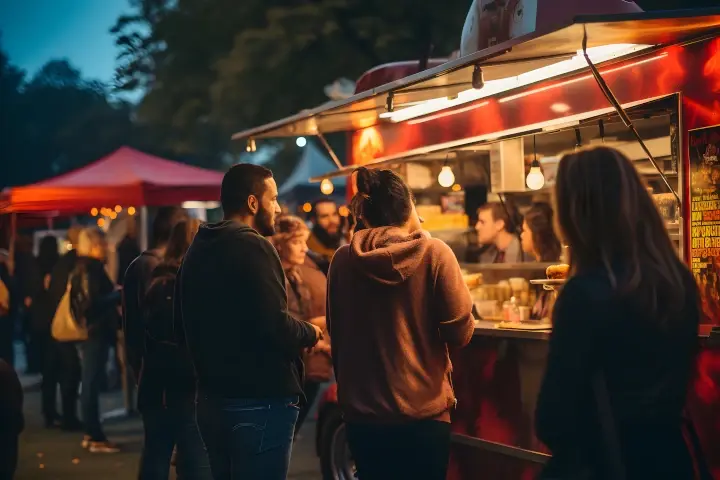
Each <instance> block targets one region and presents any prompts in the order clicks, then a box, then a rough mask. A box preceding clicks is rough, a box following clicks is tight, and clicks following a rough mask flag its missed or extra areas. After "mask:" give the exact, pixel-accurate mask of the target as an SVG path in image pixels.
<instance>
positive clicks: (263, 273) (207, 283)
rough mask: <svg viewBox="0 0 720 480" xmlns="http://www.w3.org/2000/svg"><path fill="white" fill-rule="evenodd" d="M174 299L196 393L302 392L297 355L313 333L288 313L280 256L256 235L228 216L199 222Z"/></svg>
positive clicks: (257, 395) (313, 337) (308, 344)
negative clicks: (195, 377)
mask: <svg viewBox="0 0 720 480" xmlns="http://www.w3.org/2000/svg"><path fill="white" fill-rule="evenodd" d="M175 302H176V303H175V312H176V314H179V315H180V316H181V321H182V324H183V326H184V330H185V335H186V339H187V345H188V349H189V351H190V357H191V358H192V362H193V365H194V366H195V372H196V375H197V380H198V389H199V391H200V393H201V394H209V395H213V396H221V397H226V398H277V397H285V396H292V395H302V387H301V385H302V362H301V361H300V360H299V357H300V354H301V352H302V350H303V349H305V348H309V347H312V346H313V345H315V343H316V342H317V338H316V334H315V330H314V328H313V327H312V326H311V325H310V324H309V323H307V322H304V321H301V320H297V319H295V318H293V317H292V316H291V315H290V314H289V313H288V309H287V295H286V291H285V274H284V272H283V268H282V265H281V263H280V257H278V254H277V252H276V251H275V248H274V247H273V246H272V244H271V243H270V242H269V241H268V240H267V239H265V238H264V237H262V236H261V235H260V234H258V232H256V231H255V230H253V229H252V228H250V227H249V226H247V225H244V224H241V223H238V222H235V221H222V222H219V223H215V224H207V225H203V226H201V227H200V231H199V232H198V234H197V235H196V236H195V239H194V240H193V243H192V245H191V246H190V248H189V250H188V252H187V253H186V255H185V258H184V260H183V264H182V266H181V267H180V271H179V273H178V280H177V283H176V293H175Z"/></svg>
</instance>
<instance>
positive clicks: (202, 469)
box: [139, 398, 213, 480]
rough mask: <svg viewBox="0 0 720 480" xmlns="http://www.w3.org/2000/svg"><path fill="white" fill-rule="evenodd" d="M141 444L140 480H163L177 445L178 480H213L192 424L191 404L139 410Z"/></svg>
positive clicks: (194, 425) (193, 407)
mask: <svg viewBox="0 0 720 480" xmlns="http://www.w3.org/2000/svg"><path fill="white" fill-rule="evenodd" d="M142 418H143V425H144V427H145V443H144V445H143V452H142V458H141V460H140V477H139V478H140V480H160V479H162V480H167V479H168V471H169V470H170V458H171V457H172V452H173V448H174V447H175V446H176V445H177V464H176V466H175V473H176V474H177V479H178V480H213V477H212V474H211V473H210V463H209V462H208V457H207V453H206V452H205V446H204V445H203V441H202V439H201V438H200V431H199V430H198V426H197V423H196V422H195V401H194V398H188V399H187V402H185V403H176V404H173V405H171V406H167V407H162V406H158V407H156V408H147V407H146V408H143V411H142Z"/></svg>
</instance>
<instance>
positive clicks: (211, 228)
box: [197, 220, 259, 240]
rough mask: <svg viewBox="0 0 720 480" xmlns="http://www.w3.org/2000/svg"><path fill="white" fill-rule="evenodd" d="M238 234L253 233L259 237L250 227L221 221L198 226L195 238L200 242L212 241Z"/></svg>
mask: <svg viewBox="0 0 720 480" xmlns="http://www.w3.org/2000/svg"><path fill="white" fill-rule="evenodd" d="M238 233H254V234H255V235H259V233H257V232H256V231H255V230H254V229H253V228H252V227H249V226H247V225H245V224H244V223H240V222H236V221H233V220H223V221H221V222H216V223H204V224H202V225H200V229H199V230H198V233H197V237H199V238H200V239H202V240H213V239H217V238H221V237H224V236H226V235H237V234H238Z"/></svg>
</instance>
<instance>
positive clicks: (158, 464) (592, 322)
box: [0, 148, 701, 480]
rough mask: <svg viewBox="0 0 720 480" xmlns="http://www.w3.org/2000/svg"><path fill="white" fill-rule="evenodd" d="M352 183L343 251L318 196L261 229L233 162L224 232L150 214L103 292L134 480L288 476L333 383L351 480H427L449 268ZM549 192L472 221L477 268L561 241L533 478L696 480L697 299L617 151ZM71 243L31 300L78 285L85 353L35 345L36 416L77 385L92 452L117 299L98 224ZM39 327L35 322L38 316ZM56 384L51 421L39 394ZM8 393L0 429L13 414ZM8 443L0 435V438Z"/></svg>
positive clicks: (448, 333) (258, 211) (244, 170)
mask: <svg viewBox="0 0 720 480" xmlns="http://www.w3.org/2000/svg"><path fill="white" fill-rule="evenodd" d="M356 180H357V181H356V183H357V193H356V194H355V196H354V198H353V200H352V203H351V212H352V215H353V217H354V218H356V219H358V224H357V225H355V226H354V227H353V229H352V231H351V232H350V235H349V236H348V237H344V236H343V235H342V233H341V232H342V230H341V228H340V221H339V216H338V215H337V207H335V208H333V206H334V204H332V203H331V202H327V201H322V202H318V203H316V204H315V205H314V209H313V217H312V219H313V227H312V228H309V227H308V226H307V224H306V223H305V222H304V221H303V220H302V219H299V218H297V217H293V216H289V215H283V214H281V209H280V206H279V204H278V192H277V185H276V184H275V180H274V179H273V176H272V172H271V171H269V170H267V169H266V168H264V167H261V166H256V165H250V164H239V165H235V166H233V167H232V168H231V169H230V170H229V171H228V173H227V174H226V175H225V177H224V179H223V183H222V188H221V199H220V200H221V204H222V208H223V212H224V218H223V220H222V221H220V222H217V223H206V224H200V223H199V222H198V221H197V220H194V219H191V218H190V217H188V216H187V214H186V213H185V212H184V211H183V210H181V209H179V208H177V209H172V208H171V209H163V210H162V211H161V212H160V214H159V215H158V217H157V219H156V221H155V228H154V236H155V240H156V244H155V247H154V248H153V249H151V250H148V251H147V252H142V253H141V254H140V255H139V256H138V257H137V258H136V259H135V260H134V261H133V262H132V263H130V265H129V266H128V268H127V271H126V273H125V276H124V281H123V288H122V297H123V301H122V314H123V319H122V331H123V332H124V339H125V349H126V356H127V359H128V364H129V367H130V368H131V370H132V372H134V375H135V377H136V378H137V380H138V386H139V392H138V407H139V410H140V412H141V414H142V418H143V424H144V429H145V443H144V448H143V453H142V460H141V465H140V478H141V479H144V480H150V479H166V478H168V471H169V469H170V466H171V457H172V455H173V450H175V449H176V450H177V461H176V471H177V474H178V477H179V478H192V479H204V478H207V479H215V480H230V479H268V480H280V479H284V478H286V476H287V472H288V468H289V463H290V457H291V452H292V445H293V440H294V438H295V437H296V435H297V432H298V429H299V427H300V426H301V425H302V423H303V421H304V419H305V418H306V416H307V413H308V408H309V406H310V405H311V404H312V402H313V400H314V398H315V396H316V395H317V393H318V390H319V387H320V385H321V384H322V383H323V382H326V381H328V380H330V379H331V378H333V377H334V379H335V380H336V382H337V384H338V403H339V405H340V408H341V410H342V412H343V415H344V419H345V422H346V424H347V438H348V442H349V446H350V449H351V451H352V454H353V458H354V461H355V464H356V468H357V474H358V478H360V479H361V480H363V479H364V480H377V479H380V480H384V479H388V480H389V479H393V480H396V479H399V478H422V479H428V480H436V479H437V480H440V479H445V476H446V470H447V467H448V461H449V455H450V419H451V412H452V410H453V408H454V407H455V405H456V402H457V401H456V398H455V394H454V391H453V385H452V377H451V376H452V364H451V362H450V356H449V351H450V350H451V349H458V348H462V347H463V346H465V345H467V344H468V343H469V342H470V341H471V339H472V337H473V333H474V319H473V315H472V308H473V302H472V299H471V296H470V292H469V290H468V288H467V287H466V286H465V283H464V280H463V275H462V271H461V269H460V266H459V264H458V261H457V259H456V256H455V255H454V253H453V251H452V250H451V249H450V248H449V247H448V246H447V245H446V244H445V243H443V242H442V241H440V240H438V239H435V238H433V237H432V236H431V235H430V234H429V233H428V232H426V231H424V230H423V228H422V219H421V218H420V217H419V216H418V214H417V211H416V209H415V201H414V198H413V195H412V192H411V191H410V189H409V188H408V186H407V184H406V183H405V182H404V181H403V179H402V178H401V177H399V176H398V175H397V174H396V173H394V172H392V171H390V170H368V169H366V168H362V167H361V168H359V169H358V171H357V174H356ZM555 190H556V192H555V193H556V195H555V197H556V205H555V208H554V209H553V208H551V207H550V206H549V205H546V204H537V205H534V206H533V207H532V208H531V209H530V211H529V212H528V213H527V214H526V216H525V217H524V218H521V217H516V216H515V215H514V214H510V213H508V209H507V208H499V207H498V206H494V205H488V206H484V207H481V208H480V210H479V212H478V223H477V225H476V229H477V232H478V237H479V239H480V241H481V242H483V243H485V244H488V245H490V246H491V247H492V248H491V249H489V250H487V251H486V253H485V255H486V256H487V258H488V261H491V262H495V263H497V262H502V261H523V260H524V257H525V256H527V257H529V259H531V260H540V261H548V260H553V259H556V258H557V257H558V256H559V254H560V240H559V238H560V239H562V241H563V243H564V244H566V245H567V246H568V247H569V252H570V265H571V276H570V278H569V280H568V281H567V283H566V285H565V286H564V288H563V290H562V291H561V293H560V296H559V298H558V300H557V303H556V305H555V308H554V312H553V325H554V327H553V333H552V337H551V340H550V353H549V357H548V364H547V371H546V373H545V377H544V379H543V382H542V387H541V390H540V395H539V398H538V404H537V414H536V430H537V435H538V437H539V439H540V440H541V441H542V442H543V443H544V444H545V445H547V446H548V447H549V448H550V450H551V451H552V453H553V457H552V460H551V461H550V462H549V463H548V465H547V466H546V468H545V471H544V472H543V478H546V479H570V478H573V479H577V478H613V479H619V478H628V479H630V478H668V479H670V478H672V479H691V478H695V473H696V463H693V460H692V458H693V456H692V455H691V454H690V449H689V448H688V447H687V446H686V444H685V441H684V437H683V431H684V430H683V425H684V423H683V422H684V420H683V418H684V417H683V406H684V398H685V394H686V391H687V387H688V384H689V381H690V378H691V374H692V370H693V361H694V356H695V354H696V351H697V334H698V324H699V321H700V312H699V307H698V302H699V297H698V289H697V286H696V284H695V282H694V281H693V278H692V276H691V274H690V273H689V271H688V269H687V267H686V266H685V265H684V264H683V263H682V261H681V260H680V259H679V258H678V256H677V252H676V251H675V249H674V247H673V245H672V242H671V241H670V239H669V237H668V235H667V232H666V231H665V228H664V224H663V221H662V219H661V218H660V216H659V214H658V212H657V209H656V208H655V206H654V204H653V201H652V199H651V198H650V196H649V195H648V194H647V191H646V189H645V188H644V185H643V183H642V180H641V178H640V177H639V175H638V174H637V172H636V171H635V169H634V167H633V165H632V163H631V162H630V161H629V160H628V159H627V158H625V157H624V156H623V155H622V154H620V153H619V152H617V151H614V150H612V149H608V148H595V149H591V150H586V151H579V152H575V153H572V154H569V155H566V156H565V157H563V159H562V160H561V162H560V165H559V169H558V174H557V184H556V187H555ZM553 211H554V212H555V213H554V214H553ZM639 219H642V221H639ZM555 232H557V235H556V234H555ZM619 232H622V234H620V233H619ZM48 242H49V241H48ZM73 245H76V247H75V248H74V250H73V251H71V252H69V253H68V254H66V255H64V256H63V257H62V258H59V259H55V260H53V262H50V261H48V263H54V266H47V265H46V266H44V267H43V270H42V272H44V277H43V287H44V292H45V293H43V295H46V296H47V298H48V300H47V302H46V303H47V304H48V305H50V306H52V305H55V306H56V308H57V304H59V303H60V302H61V299H62V296H63V295H64V294H66V293H68V292H70V293H71V296H72V297H74V296H75V293H74V291H75V290H77V291H78V292H82V293H83V294H82V295H77V297H78V298H77V299H74V300H73V302H71V303H72V308H73V312H74V314H75V318H76V319H83V321H84V322H85V326H86V327H87V338H86V339H84V340H83V341H80V342H73V345H74V346H78V347H79V348H78V349H76V348H69V347H68V346H67V345H63V342H58V341H56V340H53V339H50V341H49V342H50V344H51V345H53V347H52V348H53V349H54V350H53V352H54V353H53V355H56V357H55V358H58V359H63V360H62V361H58V362H54V363H56V364H63V367H62V368H60V373H58V372H50V371H48V372H46V380H47V382H48V387H47V388H43V392H44V395H47V396H48V398H47V399H46V401H44V402H43V405H44V408H45V409H46V411H44V413H45V416H46V418H47V419H48V420H49V424H52V423H53V422H55V420H57V419H58V418H61V419H62V424H63V425H67V426H69V427H76V426H78V425H80V423H79V421H78V420H77V417H76V416H75V411H74V409H75V405H74V402H75V398H74V397H73V396H72V394H71V390H72V388H71V387H72V386H73V385H74V386H75V391H77V385H76V382H77V378H78V377H80V378H81V379H82V385H83V388H82V394H81V397H82V398H81V406H82V420H83V428H84V431H85V433H86V436H85V438H84V440H83V441H84V443H86V444H87V447H88V449H89V450H90V451H91V452H112V451H116V450H117V447H116V446H115V445H114V444H112V443H110V442H109V441H108V440H107V439H106V438H105V436H104V434H103V431H102V428H101V425H100V422H99V413H98V392H99V381H100V380H99V378H100V375H99V373H98V369H100V368H101V363H102V362H101V359H102V358H105V359H107V356H108V354H107V347H108V345H111V344H112V341H110V340H109V338H111V337H112V334H113V333H114V325H115V324H114V323H113V322H116V321H117V315H118V308H117V307H118V305H119V292H120V290H119V289H118V288H116V287H114V285H113V284H112V282H111V281H110V280H109V279H108V277H107V275H106V273H105V272H104V270H103V268H102V259H103V256H104V254H105V252H104V243H103V239H102V236H101V235H100V234H99V233H98V231H97V230H93V229H84V230H81V231H80V232H79V238H78V240H77V242H73ZM47 249H48V251H49V250H50V248H49V247H47ZM311 252H314V253H311ZM510 259H512V260H510ZM44 262H45V261H43V263H44ZM0 267H2V265H0ZM47 272H49V273H47ZM0 275H2V276H0V278H2V279H3V281H5V280H6V279H7V283H10V282H11V280H10V279H9V278H8V276H7V273H6V272H5V270H2V269H0ZM48 275H49V277H48ZM78 283H79V286H78ZM40 298H43V297H42V296H37V297H35V298H34V301H33V303H35V302H39V303H42V300H38V299H40ZM0 300H2V298H0ZM0 308H2V302H0ZM0 313H1V312H0ZM43 315H44V317H43V318H44V319H45V321H46V322H47V325H48V328H50V327H49V326H50V325H51V324H52V322H53V318H52V317H53V316H55V315H57V313H56V312H55V311H54V310H53V308H48V312H46V313H45V314H43ZM61 347H62V348H61ZM78 351H79V352H80V354H81V355H80V356H79V358H80V360H78V353H77V352H78ZM0 367H2V364H1V363H0ZM5 372H6V369H5V370H3V368H0V379H3V380H2V381H3V382H6V380H5V378H6V377H8V375H7V374H6V373H5ZM78 372H81V373H78ZM9 377H12V375H9ZM58 378H62V380H61V381H60V383H61V385H66V388H65V389H64V390H63V392H64V393H63V415H62V417H59V416H57V415H56V414H55V413H54V410H53V408H54V399H51V398H49V396H50V395H51V393H50V392H51V390H52V391H53V393H54V389H55V384H56V382H57V381H58V380H57V379H58ZM14 381H15V380H13V379H12V378H11V379H10V380H8V381H7V383H8V384H12V383H13V382H14ZM44 381H45V380H44ZM50 382H53V383H52V388H50ZM73 382H75V383H73ZM0 388H3V389H4V388H6V387H5V385H4V384H3V385H2V386H0ZM13 388H15V387H12V388H11V389H13ZM13 391H15V390H13ZM19 395H20V402H21V395H22V392H20V393H19ZM14 398H15V403H13V404H12V405H10V404H9V403H8V404H5V403H3V405H2V410H3V411H0V418H6V417H4V416H2V415H5V414H7V411H5V409H10V408H16V409H17V408H18V407H17V395H16V396H15V397H14ZM8 418H9V417H8ZM20 418H21V417H20ZM3 425H4V424H3ZM21 428H22V422H20V423H17V422H15V423H13V424H12V425H11V427H10V429H11V430H12V432H15V433H14V434H10V433H7V431H8V429H5V430H4V431H3V433H2V435H3V436H0V445H4V443H2V442H5V441H6V440H5V439H8V438H11V437H12V435H17V432H19V430H20V429H21ZM15 438H16V437H15ZM15 445H16V444H15ZM3 450H4V448H2V447H1V446H0V451H3ZM8 451H10V449H8ZM694 458H695V459H696V460H697V459H701V455H699V453H698V452H694ZM658 459H662V461H657V460H658Z"/></svg>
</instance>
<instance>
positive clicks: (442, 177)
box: [438, 165, 455, 187]
mask: <svg viewBox="0 0 720 480" xmlns="http://www.w3.org/2000/svg"><path fill="white" fill-rule="evenodd" d="M438 183H439V184H440V186H441V187H451V186H452V184H453V183H455V174H454V173H453V171H452V168H450V167H449V166H447V165H445V166H444V167H442V170H440V174H439V175H438Z"/></svg>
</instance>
